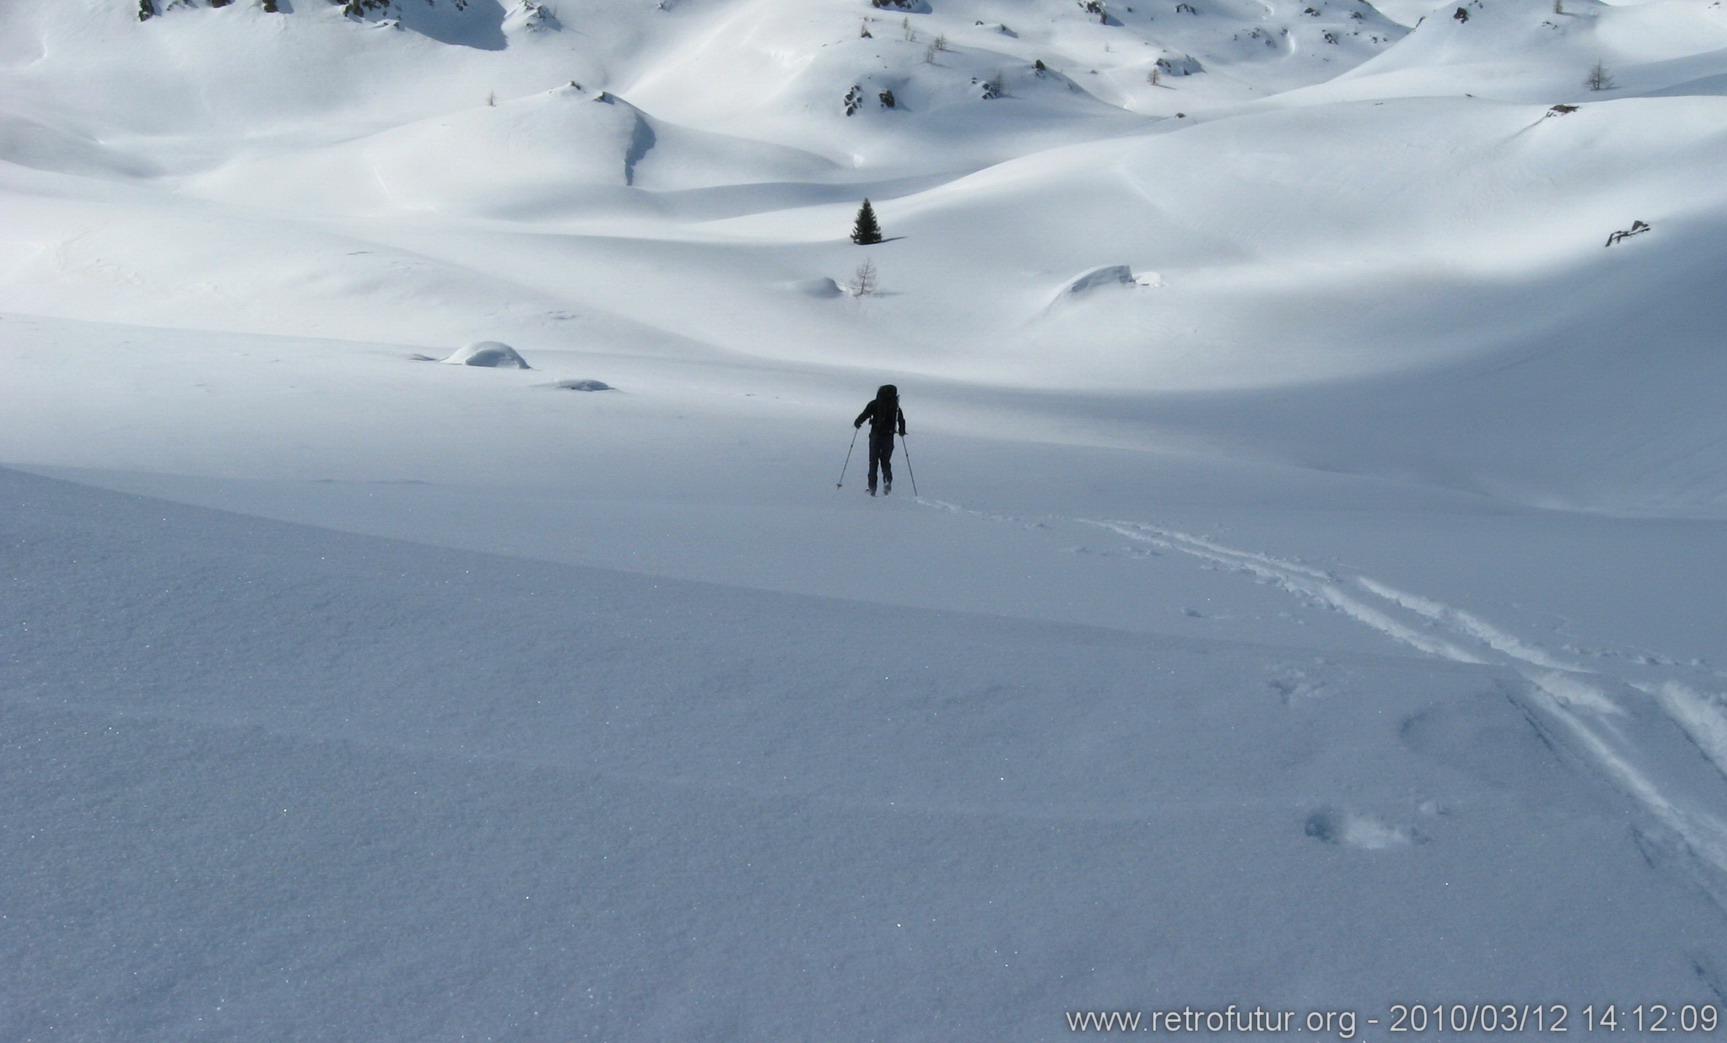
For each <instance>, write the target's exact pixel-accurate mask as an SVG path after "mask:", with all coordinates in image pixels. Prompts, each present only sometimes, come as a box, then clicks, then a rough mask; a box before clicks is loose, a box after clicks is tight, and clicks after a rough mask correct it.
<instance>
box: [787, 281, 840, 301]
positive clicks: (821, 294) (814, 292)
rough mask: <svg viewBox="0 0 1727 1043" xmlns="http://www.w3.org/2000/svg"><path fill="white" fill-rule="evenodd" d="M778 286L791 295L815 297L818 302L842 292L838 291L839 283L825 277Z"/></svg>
mask: <svg viewBox="0 0 1727 1043" xmlns="http://www.w3.org/2000/svg"><path fill="white" fill-rule="evenodd" d="M780 286H781V287H782V288H784V289H786V290H789V291H791V292H792V293H801V294H803V295H804V296H805V297H815V298H817V299H820V300H825V299H827V298H829V297H838V296H839V295H840V294H841V293H842V292H844V291H842V290H841V289H840V284H839V283H837V282H835V281H834V280H832V279H830V278H828V277H826V276H823V277H821V278H819V279H795V280H793V281H791V282H786V283H781V284H780Z"/></svg>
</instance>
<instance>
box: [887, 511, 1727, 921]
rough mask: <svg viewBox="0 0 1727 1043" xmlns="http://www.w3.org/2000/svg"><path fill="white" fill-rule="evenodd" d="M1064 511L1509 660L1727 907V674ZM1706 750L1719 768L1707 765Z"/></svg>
mask: <svg viewBox="0 0 1727 1043" xmlns="http://www.w3.org/2000/svg"><path fill="white" fill-rule="evenodd" d="M919 502H920V503H922V504H924V505H926V506H931V507H937V508H940V509H942V510H947V511H951V512H955V513H962V514H967V515H971V516H975V517H979V518H983V519H986V520H991V521H1005V522H1012V523H1015V524H1019V525H1022V526H1024V527H1026V528H1043V527H1047V526H1044V525H1033V524H1032V523H1030V522H1028V521H1027V519H1023V518H1011V517H1006V516H1002V515H994V514H989V513H987V512H983V511H976V510H972V509H970V508H966V507H962V506H959V505H956V504H951V503H945V502H942V501H939V500H928V499H924V500H920V501H919ZM1052 520H1054V519H1052ZM1060 520H1062V521H1067V522H1071V523H1074V524H1079V525H1087V526H1093V527H1096V528H1100V529H1103V530H1105V531H1108V532H1113V533H1115V534H1117V535H1120V536H1124V537H1126V538H1127V539H1129V540H1132V541H1134V542H1135V543H1138V544H1141V545H1144V546H1147V547H1151V548H1154V549H1156V550H1157V551H1160V552H1168V553H1179V554H1184V555H1187V556H1190V557H1194V558H1198V559H1200V560H1202V561H1205V562H1209V563H1211V564H1212V565H1215V566H1217V567H1220V568H1224V569H1229V570H1233V571H1236V572H1240V573H1244V574H1246V575H1249V576H1252V577H1253V578H1255V579H1257V580H1260V581H1263V582H1267V583H1270V584H1273V585H1275V586H1277V587H1279V588H1281V589H1282V590H1284V591H1286V592H1288V593H1289V594H1291V595H1293V596H1295V597H1297V598H1299V599H1300V600H1302V601H1303V602H1304V603H1306V604H1308V605H1310V606H1313V607H1321V608H1327V609H1331V610H1333V611H1337V612H1341V613H1343V614H1344V615H1347V616H1349V617H1350V618H1352V619H1354V620H1355V621H1357V622H1359V623H1361V624H1363V625H1364V626H1367V627H1370V628H1372V629H1374V630H1377V631H1379V632H1380V633H1382V634H1384V635H1385V636H1386V637H1388V638H1390V639H1391V640H1393V641H1396V642H1398V643H1399V644H1402V645H1406V646H1408V647H1410V648H1414V649H1416V650H1417V651H1419V652H1422V653H1424V654H1427V655H1432V656H1436V657H1439V658H1442V659H1446V660H1450V661H1452V662H1456V663H1466V664H1476V665H1487V666H1500V667H1505V668H1509V669H1510V670H1512V671H1514V672H1515V673H1516V674H1518V675H1519V676H1521V677H1522V678H1523V679H1524V681H1525V682H1526V684H1525V686H1524V689H1523V691H1522V692H1521V693H1519V696H1518V698H1519V702H1520V704H1521V705H1522V707H1523V709H1524V711H1525V713H1527V714H1529V715H1530V723H1531V725H1532V726H1534V727H1536V728H1537V729H1538V730H1539V731H1540V732H1541V734H1542V737H1543V739H1544V740H1545V741H1547V742H1548V744H1549V745H1552V746H1556V747H1557V748H1558V749H1560V750H1562V751H1563V752H1564V753H1565V754H1567V755H1569V756H1571V757H1573V758H1575V759H1577V760H1578V761H1580V762H1581V763H1583V764H1585V765H1587V766H1588V767H1590V768H1591V769H1593V770H1594V771H1595V772H1596V773H1597V774H1598V775H1600V776H1601V777H1602V778H1603V779H1605V780H1606V781H1607V782H1608V783H1610V784H1611V785H1612V786H1613V788H1614V789H1615V790H1617V791H1618V792H1620V793H1622V794H1624V795H1625V797H1627V798H1628V799H1629V800H1631V801H1632V802H1633V803H1634V804H1635V805H1636V806H1637V807H1638V808H1640V809H1641V810H1642V811H1643V812H1644V813H1645V815H1646V816H1647V817H1648V818H1649V819H1651V820H1652V821H1653V822H1654V823H1656V824H1657V825H1658V827H1659V828H1657V829H1653V830H1645V831H1644V833H1645V835H1646V836H1647V837H1648V838H1649V839H1650V840H1653V841H1654V842H1655V843H1656V844H1657V846H1658V847H1660V848H1662V849H1665V850H1666V851H1668V852H1669V853H1672V854H1675V855H1678V856H1679V857H1680V858H1681V860H1682V861H1683V862H1685V863H1687V864H1688V865H1689V867H1690V868H1691V869H1692V870H1693V872H1694V873H1695V875H1696V876H1697V877H1698V878H1699V882H1700V883H1701V884H1702V885H1703V887H1704V889H1705V890H1706V891H1707V892H1708V893H1709V894H1710V895H1711V896H1712V897H1713V898H1714V900H1715V901H1716V903H1717V904H1718V905H1720V906H1721V907H1722V908H1723V909H1727V820H1723V819H1722V817H1720V816H1719V815H1718V814H1716V813H1715V812H1714V811H1712V810H1710V809H1711V808H1712V807H1720V806H1723V800H1727V686H1722V689H1723V690H1714V691H1711V690H1708V689H1707V688H1705V687H1703V686H1700V685H1698V684H1695V683H1691V682H1687V681H1683V680H1679V679H1677V678H1671V679H1666V680H1660V681H1655V682H1649V681H1642V682H1630V681H1626V680H1623V679H1621V678H1619V677H1616V676H1613V675H1612V674H1609V673H1607V672H1605V671H1604V670H1601V669H1592V668H1591V667H1590V666H1588V665H1586V664H1584V663H1583V662H1580V661H1576V660H1567V659H1562V658H1560V657H1558V656H1555V655H1553V654H1551V653H1549V652H1548V651H1546V650H1545V649H1543V648H1541V647H1539V646H1538V645H1536V644H1534V643H1533V642H1531V641H1528V640H1525V639H1523V638H1521V637H1518V636H1517V635H1516V634H1513V633H1510V632H1508V631H1506V630H1504V629H1502V628H1500V627H1497V626H1495V625H1493V624H1492V623H1489V622H1488V621H1486V620H1484V619H1482V618H1481V617H1479V616H1477V615H1474V614H1472V613H1470V612H1467V611H1465V610H1463V609H1460V608H1456V607H1454V606H1451V605H1446V604H1443V603H1441V602H1439V601H1437V600H1434V599H1432V598H1428V597H1424V596H1421V595H1417V594H1412V593H1409V592H1406V591H1402V590H1399V589H1397V588H1396V587H1393V586H1391V585H1390V584H1388V583H1385V582H1383V581H1381V580H1378V579H1375V578H1373V577H1371V576H1365V575H1352V574H1347V573H1344V572H1342V571H1333V570H1323V569H1318V568H1314V567H1313V566H1311V565H1308V564H1305V563H1303V562H1299V561H1292V560H1287V559H1282V558H1277V557H1273V556H1271V555H1268V554H1264V553H1259V552H1254V551H1248V550H1242V549H1239V548H1235V547H1229V546H1225V545H1224V544H1221V543H1218V542H1216V541H1215V540H1211V539H1206V538H1203V537H1200V536H1195V535H1191V534H1188V533H1183V532H1178V531H1175V530H1171V529H1164V528H1160V527H1158V526H1155V525H1151V524H1147V523H1144V522H1134V521H1115V520H1095V519H1089V518H1068V519H1060ZM1599 658H1600V659H1602V660H1610V659H1613V658H1615V657H1613V656H1611V655H1602V656H1600V657H1599ZM1639 658H1640V659H1641V661H1642V662H1646V663H1647V662H1656V663H1669V664H1670V663H1671V662H1672V661H1671V660H1666V659H1659V658H1656V659H1651V658H1649V657H1639ZM1717 679H1718V680H1719V678H1718V677H1717ZM1699 754H1700V755H1701V758H1702V759H1703V760H1704V761H1706V762H1707V766H1708V768H1709V770H1708V771H1707V772H1698V771H1696V770H1695V767H1696V761H1697V756H1696V755H1699ZM1688 769H1689V770H1688ZM1700 776H1702V777H1700Z"/></svg>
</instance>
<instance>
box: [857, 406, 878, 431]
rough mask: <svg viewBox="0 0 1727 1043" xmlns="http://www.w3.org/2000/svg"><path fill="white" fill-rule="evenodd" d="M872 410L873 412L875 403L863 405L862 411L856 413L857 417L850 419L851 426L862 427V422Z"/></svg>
mask: <svg viewBox="0 0 1727 1043" xmlns="http://www.w3.org/2000/svg"><path fill="white" fill-rule="evenodd" d="M873 412H875V403H874V402H871V403H870V404H869V405H867V406H865V407H864V411H863V412H861V413H859V414H858V418H857V419H856V420H853V421H852V427H862V426H863V422H864V421H865V420H868V419H869V415H870V414H871V413H873Z"/></svg>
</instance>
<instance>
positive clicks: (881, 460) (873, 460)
mask: <svg viewBox="0 0 1727 1043" xmlns="http://www.w3.org/2000/svg"><path fill="white" fill-rule="evenodd" d="M892 459H893V429H892V428H888V429H887V430H885V431H878V430H874V429H871V431H870V433H869V487H870V490H871V491H872V492H873V491H874V490H875V476H876V471H877V470H878V469H879V470H880V471H881V477H882V481H884V482H886V483H888V484H889V485H892V484H893V464H892V463H891V462H890V461H892Z"/></svg>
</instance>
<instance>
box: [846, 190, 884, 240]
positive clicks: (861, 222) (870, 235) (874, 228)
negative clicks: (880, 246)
mask: <svg viewBox="0 0 1727 1043" xmlns="http://www.w3.org/2000/svg"><path fill="white" fill-rule="evenodd" d="M852 242H854V243H856V244H858V245H859V246H872V245H874V244H876V243H879V242H881V225H880V224H878V223H877V222H876V219H875V207H872V206H870V203H869V200H867V199H866V200H864V201H863V206H860V207H858V216H857V223H856V224H854V225H852Z"/></svg>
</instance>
